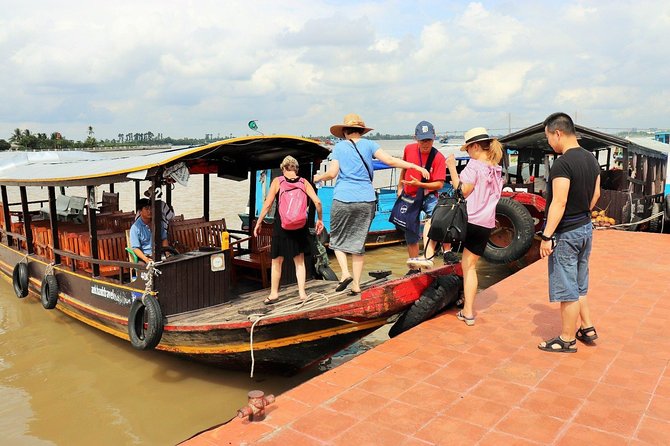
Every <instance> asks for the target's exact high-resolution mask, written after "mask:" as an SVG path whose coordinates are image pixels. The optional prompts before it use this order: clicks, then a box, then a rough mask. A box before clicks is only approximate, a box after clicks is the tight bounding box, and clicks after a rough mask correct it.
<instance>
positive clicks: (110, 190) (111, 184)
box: [109, 183, 114, 194]
mask: <svg viewBox="0 0 670 446" xmlns="http://www.w3.org/2000/svg"><path fill="white" fill-rule="evenodd" d="M109 192H110V193H112V194H113V193H114V183H109Z"/></svg>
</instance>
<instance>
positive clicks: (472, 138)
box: [416, 127, 504, 326]
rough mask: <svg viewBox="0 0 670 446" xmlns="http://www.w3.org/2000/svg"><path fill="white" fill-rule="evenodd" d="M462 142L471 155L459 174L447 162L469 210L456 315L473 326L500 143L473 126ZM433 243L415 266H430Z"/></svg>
mask: <svg viewBox="0 0 670 446" xmlns="http://www.w3.org/2000/svg"><path fill="white" fill-rule="evenodd" d="M464 139H465V144H463V146H462V147H461V151H465V152H467V153H468V156H470V161H468V164H467V165H466V166H465V168H464V169H463V171H461V173H460V175H459V174H458V172H457V171H456V157H454V155H453V154H451V155H449V156H448V157H447V160H446V163H447V168H448V169H449V174H450V176H451V185H452V186H453V187H454V189H457V188H458V186H459V185H460V186H461V191H462V192H463V196H464V197H465V198H466V202H467V209H468V225H467V229H466V234H465V241H464V242H463V258H462V259H461V267H462V269H463V309H462V310H461V311H459V312H458V314H457V315H456V317H457V318H458V319H459V320H461V321H463V322H465V324H466V325H469V326H472V325H475V313H474V303H475V295H476V294H477V286H478V280H477V262H478V260H479V258H480V257H481V256H482V254H484V250H485V249H486V245H487V243H488V241H489V236H490V235H491V231H492V230H493V228H495V223H496V206H497V205H498V201H499V200H500V196H501V194H502V187H503V183H504V179H503V177H502V167H500V165H499V163H500V160H501V159H502V145H501V144H500V142H499V141H498V140H497V139H495V138H492V137H491V136H489V133H488V131H487V130H486V129H485V128H484V127H475V128H473V129H470V130H468V131H467V132H465V135H464ZM436 244H437V243H436V242H435V241H434V240H431V241H430V242H429V243H428V246H427V247H426V252H425V255H426V258H427V259H425V260H423V261H419V262H416V263H417V265H418V266H429V267H430V266H432V262H430V261H429V260H428V259H430V257H431V256H432V255H433V253H434V252H435V246H436Z"/></svg>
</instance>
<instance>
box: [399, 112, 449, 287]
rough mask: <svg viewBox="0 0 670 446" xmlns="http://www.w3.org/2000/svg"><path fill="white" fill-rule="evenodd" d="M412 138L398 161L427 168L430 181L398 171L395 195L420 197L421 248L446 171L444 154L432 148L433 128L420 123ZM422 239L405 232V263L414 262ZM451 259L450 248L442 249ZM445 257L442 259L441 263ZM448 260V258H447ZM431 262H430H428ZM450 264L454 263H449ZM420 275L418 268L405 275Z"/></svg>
mask: <svg viewBox="0 0 670 446" xmlns="http://www.w3.org/2000/svg"><path fill="white" fill-rule="evenodd" d="M414 139H415V140H416V142H413V143H411V144H407V145H406V146H405V150H404V152H403V156H402V159H403V160H405V161H407V162H410V163H414V164H417V165H419V166H421V167H424V168H427V169H428V171H429V173H430V178H429V179H428V180H427V181H421V180H423V178H422V177H421V175H420V174H419V172H417V171H416V170H414V169H402V170H401V171H400V176H399V178H400V181H399V182H398V196H400V195H401V194H403V193H404V194H405V195H407V196H410V197H417V194H420V195H421V196H422V197H423V198H422V203H421V207H420V210H417V214H416V217H415V218H416V227H417V228H419V227H420V221H419V220H420V218H421V216H420V214H421V210H422V211H423V212H424V213H425V214H426V219H427V220H426V223H425V224H424V228H423V246H424V247H425V246H427V244H428V231H429V230H430V217H431V216H432V215H433V211H434V210H435V206H436V205H437V195H438V191H439V190H440V189H442V187H443V186H444V180H445V179H446V177H447V168H446V163H445V158H444V155H442V154H441V153H440V152H438V151H437V149H434V148H433V142H434V141H435V127H433V124H431V123H430V122H428V121H421V122H419V123H418V124H417V125H416V128H415V129H414ZM433 150H435V155H434V158H433V160H432V162H431V165H430V166H428V165H427V164H428V158H429V157H430V153H431V151H433ZM421 238H422V236H421V235H420V234H418V233H415V232H413V231H412V230H411V229H409V228H408V229H406V230H405V241H406V242H407V253H408V255H409V260H408V263H409V264H411V263H412V261H413V260H416V259H418V256H419V240H420V239H421ZM447 252H448V253H449V254H451V255H452V256H455V255H454V254H453V253H451V247H450V246H448V245H446V246H445V254H446V253H447ZM446 260H447V257H446V256H445V261H446ZM449 260H451V258H449ZM431 262H432V261H431ZM450 263H458V258H456V261H455V262H453V261H450ZM418 272H421V270H419V269H410V270H409V272H408V273H407V274H408V275H409V274H414V273H418Z"/></svg>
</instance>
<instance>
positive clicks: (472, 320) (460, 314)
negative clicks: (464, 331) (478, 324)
mask: <svg viewBox="0 0 670 446" xmlns="http://www.w3.org/2000/svg"><path fill="white" fill-rule="evenodd" d="M456 317H457V318H458V320H459V321H463V322H465V325H467V326H469V327H472V326H473V325H475V317H474V316H472V317H465V316H463V312H462V311H459V312H458V313H456Z"/></svg>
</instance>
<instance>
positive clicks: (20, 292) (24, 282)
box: [12, 262, 28, 298]
mask: <svg viewBox="0 0 670 446" xmlns="http://www.w3.org/2000/svg"><path fill="white" fill-rule="evenodd" d="M12 284H13V285H14V292H15V293H16V297H18V298H24V297H26V296H27V295H28V265H27V264H26V263H23V262H21V263H17V264H16V265H15V266H14V271H13V272H12Z"/></svg>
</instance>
